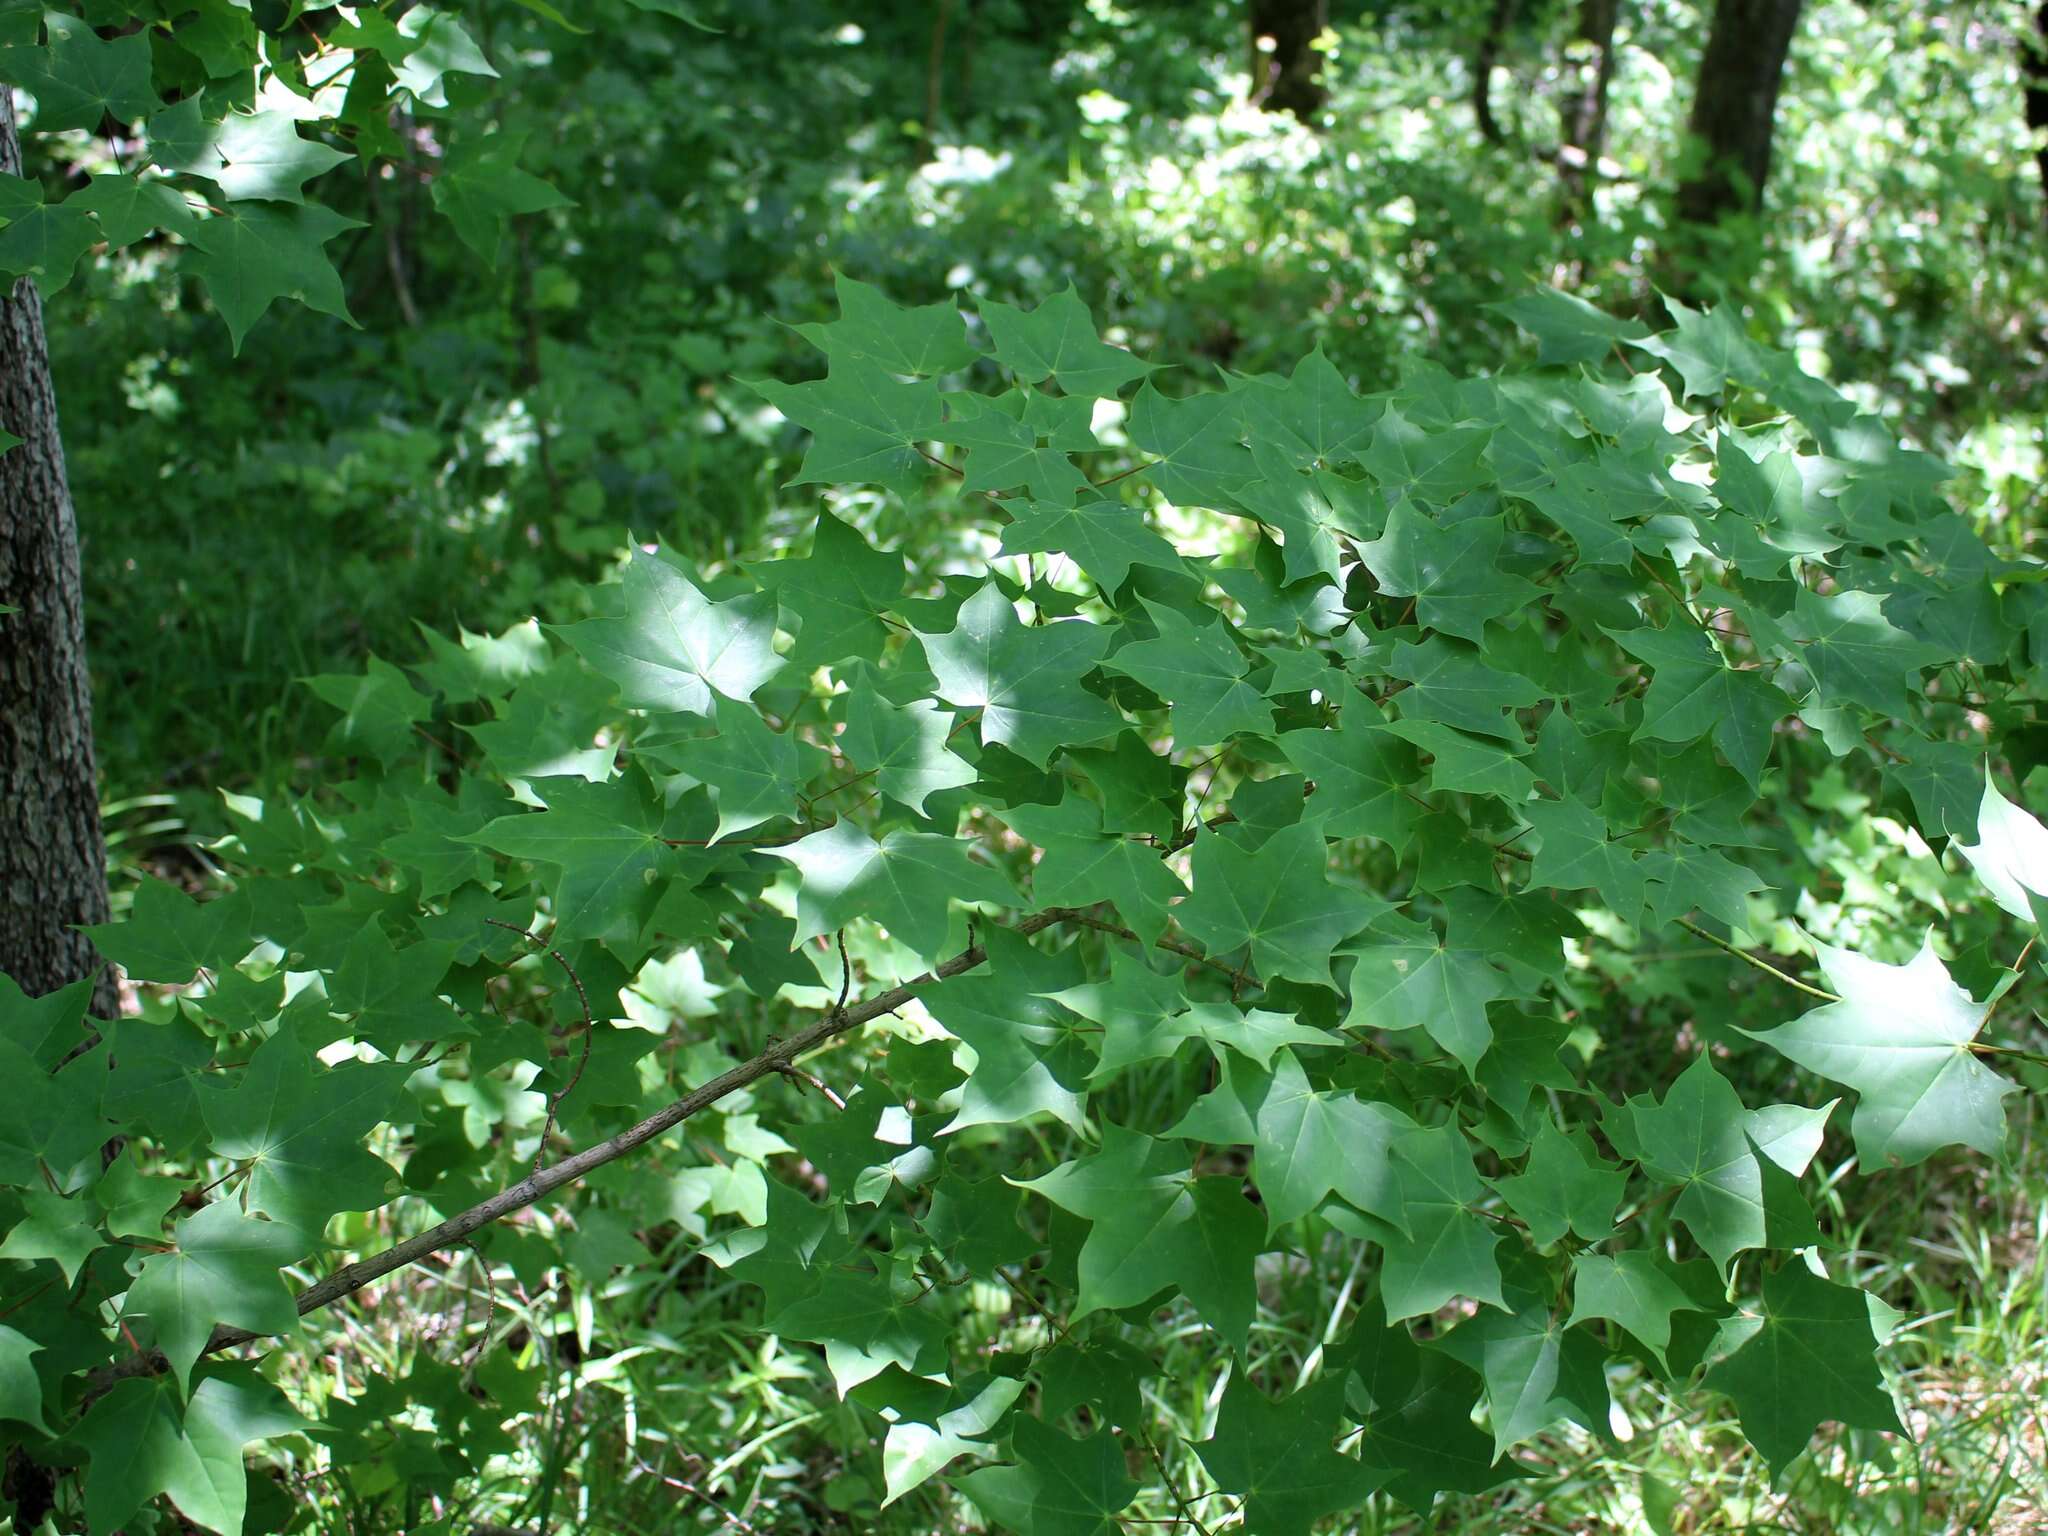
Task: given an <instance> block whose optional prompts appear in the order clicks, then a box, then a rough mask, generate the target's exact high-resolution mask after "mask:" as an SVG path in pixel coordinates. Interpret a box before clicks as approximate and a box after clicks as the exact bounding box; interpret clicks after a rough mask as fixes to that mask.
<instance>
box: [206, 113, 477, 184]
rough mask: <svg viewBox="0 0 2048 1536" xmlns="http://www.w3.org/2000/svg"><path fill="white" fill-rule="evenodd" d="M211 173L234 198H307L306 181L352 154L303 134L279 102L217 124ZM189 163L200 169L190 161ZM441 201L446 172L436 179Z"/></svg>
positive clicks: (210, 147) (211, 147) (211, 143)
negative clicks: (441, 187) (277, 107)
mask: <svg viewBox="0 0 2048 1536" xmlns="http://www.w3.org/2000/svg"><path fill="white" fill-rule="evenodd" d="M208 152H209V154H210V163H209V164H208V166H207V168H206V169H203V170H199V171H198V174H200V175H202V176H204V177H206V178H207V179H208V180H209V181H211V182H212V183H213V184H214V185H215V186H217V187H219V188H220V190H221V192H222V194H223V195H224V196H225V197H226V198H227V199H228V201H230V202H240V201H242V200H244V199H246V198H259V199H262V200H264V201H266V202H276V203H304V202H305V200H306V188H305V184H306V183H307V182H309V181H311V180H312V179H313V178H314V177H316V176H320V175H323V174H325V173H326V172H328V171H330V170H332V169H333V168H334V167H335V166H337V165H340V164H341V163H342V162H343V161H344V160H347V159H350V158H352V157H351V156H349V155H346V154H344V153H342V151H340V150H338V149H331V148H329V147H328V146H327V145H325V144H321V143H317V142H315V141H314V140H311V139H303V138H300V137H299V120H298V119H297V118H296V117H294V116H293V115H292V114H291V113H289V112H286V111H282V110H279V109H276V108H266V109H264V110H261V111H257V112H229V113H228V115H227V116H226V117H224V118H222V119H221V120H220V122H219V123H217V124H215V125H213V128H212V132H211V135H210V138H209V141H208ZM184 168H185V169H188V170H191V169H195V167H193V166H192V165H190V164H189V163H188V164H187V165H186V166H185V167H184ZM434 196H435V202H436V203H437V204H438V203H439V201H440V177H438V176H437V177H436V178H435V182H434Z"/></svg>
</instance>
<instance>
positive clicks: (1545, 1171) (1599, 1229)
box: [1493, 1116, 1628, 1247]
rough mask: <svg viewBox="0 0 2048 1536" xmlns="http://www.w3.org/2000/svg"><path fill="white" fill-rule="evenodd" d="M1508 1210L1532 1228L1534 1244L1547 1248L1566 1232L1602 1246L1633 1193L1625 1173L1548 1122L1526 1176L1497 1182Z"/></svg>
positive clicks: (1538, 1132)
mask: <svg viewBox="0 0 2048 1536" xmlns="http://www.w3.org/2000/svg"><path fill="white" fill-rule="evenodd" d="M1493 1184H1494V1188H1496V1189H1498V1190H1499V1191H1500V1192H1501V1197H1502V1198H1503V1199H1505V1200H1506V1201H1507V1203H1508V1208H1509V1209H1510V1210H1512V1211H1513V1212H1514V1213H1515V1214H1516V1215H1517V1216H1519V1217H1521V1218H1522V1220H1523V1221H1525V1222H1527V1223H1528V1225H1529V1240H1530V1241H1531V1242H1533V1243H1535V1244H1537V1245H1538V1246H1539V1247H1548V1246H1549V1245H1550V1244H1552V1243H1554V1242H1556V1241H1557V1240H1558V1239H1559V1238H1561V1237H1563V1236H1564V1235H1565V1233H1566V1232H1567V1231H1571V1232H1576V1233H1578V1235H1579V1236H1580V1237H1583V1238H1585V1239H1586V1240H1587V1241H1588V1242H1598V1241H1599V1240H1600V1239H1602V1238H1604V1237H1606V1236H1607V1235H1608V1234H1609V1233H1610V1232H1612V1231H1613V1230H1614V1212H1615V1208H1616V1207H1617V1206H1619V1205H1620V1204H1621V1195H1622V1191H1623V1190H1624V1189H1626V1188H1627V1187H1628V1172H1627V1170H1626V1169H1623V1168H1621V1167H1618V1166H1617V1165H1615V1164H1613V1163H1610V1162H1608V1161H1607V1160H1606V1159H1604V1158H1602V1157H1600V1156H1599V1155H1597V1154H1593V1153H1589V1152H1588V1150H1587V1148H1586V1146H1585V1145H1584V1144H1583V1142H1582V1140H1581V1139H1580V1138H1578V1137H1574V1136H1568V1135H1566V1134H1565V1133H1564V1132H1563V1131H1561V1130H1559V1129H1558V1128H1557V1124H1556V1122H1555V1121H1553V1120H1551V1119H1549V1118H1548V1117H1547V1116H1546V1117H1545V1118H1544V1119H1543V1120H1542V1121H1541V1122H1540V1123H1539V1124H1538V1125H1537V1127H1536V1135H1535V1137H1534V1138H1533V1139H1532V1140H1531V1141H1530V1143H1529V1160H1528V1162H1527V1163H1525V1164H1524V1165H1523V1167H1522V1171H1521V1172H1520V1173H1517V1174H1511V1175H1509V1176H1508V1177H1506V1178H1503V1179H1496V1180H1494V1181H1493Z"/></svg>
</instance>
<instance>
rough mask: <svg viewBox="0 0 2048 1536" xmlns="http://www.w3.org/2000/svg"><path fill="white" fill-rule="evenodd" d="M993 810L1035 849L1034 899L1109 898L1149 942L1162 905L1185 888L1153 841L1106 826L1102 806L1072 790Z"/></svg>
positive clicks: (1159, 929) (1059, 902)
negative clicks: (1113, 832) (1051, 800)
mask: <svg viewBox="0 0 2048 1536" xmlns="http://www.w3.org/2000/svg"><path fill="white" fill-rule="evenodd" d="M997 814H998V815H1000V816H1001V818H1002V819H1003V820H1004V821H1005V822H1007V823H1008V824H1009V825H1010V827H1011V828H1012V830H1014V831H1015V832H1017V833H1018V834H1019V835H1020V836H1022V837H1025V838H1028V839H1029V840H1030V841H1031V842H1032V843H1033V844H1034V845H1035V846H1036V847H1037V848H1038V850H1039V856H1038V862H1037V863H1036V864H1035V865H1034V866H1033V868H1032V874H1031V892H1032V896H1033V898H1034V899H1035V900H1036V902H1037V904H1038V905H1039V906H1041V907H1087V906H1093V905H1094V904H1095V903H1096V902H1098V901H1107V902H1109V903H1111V904H1112V905H1114V906H1115V907H1116V910H1117V913H1118V915H1119V916H1121V917H1122V918H1123V920H1124V921H1125V922H1126V923H1128V924H1129V925H1130V927H1131V929H1132V931H1133V932H1135V933H1136V934H1137V935H1138V936H1139V937H1140V938H1142V939H1143V940H1144V941H1145V942H1146V943H1147V944H1155V943H1157V942H1158V940H1159V936H1160V934H1162V933H1164V932H1165V931H1166V920H1167V906H1168V904H1169V903H1170V902H1172V901H1173V900H1174V898H1176V897H1178V896H1181V895H1184V894H1185V887H1183V886H1182V885H1181V883H1180V881H1179V879H1178V878H1177V877H1176V876H1175V875H1174V873H1173V871H1172V870H1171V869H1169V868H1168V867H1167V866H1166V864H1165V862H1164V861H1163V860H1162V859H1161V858H1160V856H1159V850H1158V849H1157V848H1155V847H1152V846H1151V845H1150V844H1147V843H1142V842H1137V841H1134V840H1133V839H1130V838H1126V837H1113V836H1110V835H1108V834H1106V833H1104V832H1103V830H1102V813H1101V811H1100V809H1099V808H1098V807H1097V806H1096V805H1095V804H1094V802H1093V801H1090V800H1084V799H1082V798H1081V797H1080V796H1079V795H1078V794H1075V793H1072V792H1069V793H1068V795H1067V797H1066V798H1065V799H1064V800H1062V801H1061V802H1060V803H1059V804H1058V805H1057V806H1046V805H1020V806H1015V807H1012V808H1011V809H1009V810H1006V811H1000V812H998V813H997Z"/></svg>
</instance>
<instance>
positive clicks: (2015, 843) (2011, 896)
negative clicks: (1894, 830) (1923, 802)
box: [1914, 741, 2048, 923]
mask: <svg viewBox="0 0 2048 1536" xmlns="http://www.w3.org/2000/svg"><path fill="white" fill-rule="evenodd" d="M1914 745H1915V746H1924V745H1927V744H1926V743H1921V742H1917V741H1916V742H1915V743H1914ZM1959 755H1960V756H1962V757H1964V758H1965V759H1966V760H1968V761H1969V762H1970V764H1971V766H1972V768H1975V767H1977V765H1978V762H1979V761H1980V759H1979V755H1978V754H1976V753H1974V752H1967V751H1966V752H1963V753H1961V754H1959ZM1983 781H1984V792H1983V794H1982V796H1981V797H1980V798H1979V801H1978V805H1977V811H1976V816H1975V821H1976V826H1975V829H1974V830H1975V833H1976V837H1977V841H1976V842H1974V843H1965V842H1963V841H1961V836H1962V835H1963V834H1965V833H1967V832H1969V831H1971V830H1972V829H1971V828H1969V827H1966V826H1962V825H1957V824H1955V823H1946V824H1945V823H1944V822H1942V821H1934V822H1933V826H1932V828H1930V830H1934V829H1939V830H1940V831H1942V832H1946V833H1948V834H1950V835H1951V836H1953V837H1956V838H1957V842H1956V852H1958V853H1960V854H1961V855H1962V856H1963V857H1964V858H1966V859H1968V860H1969V861H1970V867H1971V868H1972V869H1974V870H1975V871H1976V872H1977V879H1978V880H1979V881H1980V882H1981V883H1982V884H1983V886H1984V889H1985V890H1987V891H1989V892H1990V893H1991V899H1992V900H1993V901H1995V902H1997V903H1998V904H1999V905H2000V906H2001V907H2003V908H2005V910H2006V911H2008V912H2010V913H2011V914H2012V915H2013V916H2014V917H2017V918H2019V919H2020V920H2021V921H2023V922H2029V923H2032V922H2038V921H2039V919H2038V917H2037V916H2036V912H2035V906H2034V901H2033V898H2034V897H2036V896H2040V897H2048V828H2043V827H2042V825H2041V823H2040V822H2039V821H2037V820H2035V819H2034V818H2033V817H2032V816H2030V815H2028V814H2027V813H2026V812H2025V811H2023V810H2021V809H2020V808H2019V807H2018V806H2016V805H2014V804H2013V803H2012V802H2011V801H2010V800H2008V799H2006V798H2005V796H2003V795H2001V794H2000V793H1999V792H1998V788H1997V786H1996V785H1994V784H1993V783H1992V782H1991V775H1990V773H1989V772H1988V771H1986V772H1985V773H1984V775H1983ZM1929 819H1930V820H1931V818H1929ZM1958 820H1960V818H1958Z"/></svg>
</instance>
